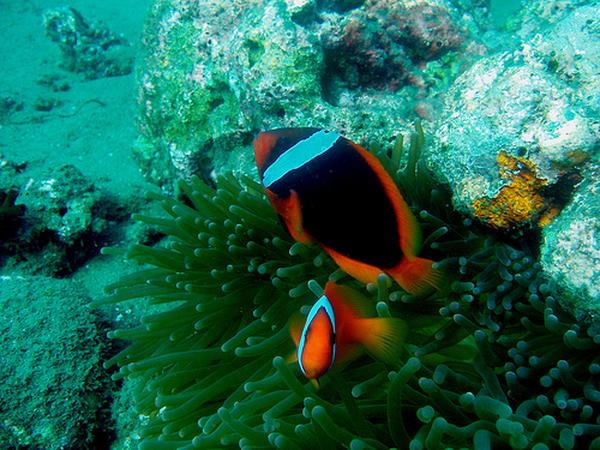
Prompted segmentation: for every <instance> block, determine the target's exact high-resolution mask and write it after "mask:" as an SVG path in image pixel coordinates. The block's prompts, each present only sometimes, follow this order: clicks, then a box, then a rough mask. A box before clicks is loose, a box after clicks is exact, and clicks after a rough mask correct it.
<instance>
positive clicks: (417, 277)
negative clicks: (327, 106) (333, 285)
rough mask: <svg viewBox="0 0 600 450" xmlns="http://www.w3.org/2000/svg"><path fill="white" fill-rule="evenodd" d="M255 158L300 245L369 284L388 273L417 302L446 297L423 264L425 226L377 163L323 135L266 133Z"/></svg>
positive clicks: (427, 265) (304, 131) (310, 130)
mask: <svg viewBox="0 0 600 450" xmlns="http://www.w3.org/2000/svg"><path fill="white" fill-rule="evenodd" d="M254 154H255V157H256V165H257V167H258V172H259V174H260V177H261V181H262V184H263V186H264V188H265V192H266V194H267V197H268V198H269V201H270V202H271V204H272V205H273V207H274V208H275V210H276V211H277V213H278V214H279V215H280V217H281V218H282V219H283V221H284V223H285V225H286V227H287V229H288V231H289V232H290V234H291V235H292V237H293V238H294V239H296V240H297V241H299V242H303V243H309V242H313V241H314V242H317V243H319V244H320V245H321V246H322V247H323V248H324V249H325V251H326V252H327V253H328V254H329V255H330V256H331V257H332V258H333V259H334V261H335V262H336V263H337V264H338V265H339V266H340V267H341V268H342V270H344V271H345V272H346V273H348V274H349V275H351V276H353V277H354V278H356V279H357V280H360V281H362V282H363V283H375V282H376V281H377V276H378V275H379V274H380V273H381V272H385V273H387V274H388V275H390V276H391V277H392V278H393V279H394V280H396V282H397V283H398V284H399V285H400V286H401V287H402V288H403V289H404V290H406V291H407V292H410V293H413V294H421V293H426V292H429V291H432V290H434V289H440V287H441V284H442V282H443V276H442V274H441V273H440V272H439V271H437V270H435V269H433V268H432V263H433V262H432V261H431V260H428V259H424V258H419V257H417V253H418V252H419V248H420V245H421V230H420V227H419V224H418V223H417V220H416V219H415V217H414V215H413V213H412V212H411V210H410V209H409V207H408V205H407V204H406V202H405V201H404V199H403V198H402V195H401V194H400V191H399V190H398V187H397V186H396V184H395V183H394V181H393V180H392V178H391V177H390V175H389V174H388V173H387V172H386V170H385V169H384V167H383V166H382V165H381V163H380V162H379V160H378V159H377V158H376V157H375V156H374V155H372V154H371V153H369V152H368V151H367V150H365V149H364V148H362V147H361V146H360V145H357V144H355V143H354V142H352V141H350V140H348V139H346V138H344V137H342V136H340V135H339V134H337V133H335V132H330V131H325V130H321V129H318V128H282V129H278V130H271V131H264V132H262V133H260V134H259V135H258V137H257V138H256V140H255V141H254Z"/></svg>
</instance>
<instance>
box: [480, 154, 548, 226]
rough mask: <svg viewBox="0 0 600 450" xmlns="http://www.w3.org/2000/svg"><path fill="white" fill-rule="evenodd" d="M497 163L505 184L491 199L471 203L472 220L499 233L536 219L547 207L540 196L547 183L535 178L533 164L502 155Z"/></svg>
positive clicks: (546, 203) (545, 201)
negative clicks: (480, 221) (506, 182)
mask: <svg viewBox="0 0 600 450" xmlns="http://www.w3.org/2000/svg"><path fill="white" fill-rule="evenodd" d="M497 162H498V166H499V168H500V176H501V177H502V178H503V179H505V180H507V181H508V184H507V185H506V186H503V187H502V188H501V189H500V191H499V192H498V194H497V195H496V196H495V197H493V198H489V197H484V198H480V199H478V200H476V201H475V202H473V211H474V214H475V217H477V218H478V219H480V220H482V221H483V222H485V223H487V224H488V225H491V226H492V227H493V228H496V229H500V230H508V229H510V228H512V227H513V226H515V225H521V224H524V223H528V222H531V221H532V220H535V219H537V218H538V217H539V216H540V215H541V214H542V212H543V211H544V210H546V208H547V207H548V206H549V205H548V202H547V200H546V199H545V198H544V197H543V196H542V194H541V192H542V190H543V189H544V187H545V186H546V184H547V181H546V180H544V179H542V178H538V177H537V175H536V170H535V169H536V168H535V164H533V163H532V162H531V161H529V160H527V159H525V158H521V157H518V156H513V155H510V154H508V153H507V152H505V151H502V152H500V154H499V155H498V157H497Z"/></svg>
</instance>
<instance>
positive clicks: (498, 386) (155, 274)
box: [96, 125, 600, 449]
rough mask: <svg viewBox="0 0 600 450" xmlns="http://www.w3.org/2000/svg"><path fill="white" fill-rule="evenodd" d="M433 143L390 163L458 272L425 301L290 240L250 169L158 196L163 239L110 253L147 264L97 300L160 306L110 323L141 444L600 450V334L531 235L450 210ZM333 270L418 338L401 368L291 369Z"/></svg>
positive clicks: (430, 243)
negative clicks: (490, 228)
mask: <svg viewBox="0 0 600 450" xmlns="http://www.w3.org/2000/svg"><path fill="white" fill-rule="evenodd" d="M423 143H424V137H423V132H422V130H421V128H420V126H419V125H417V133H416V134H415V135H413V136H412V138H411V143H410V147H409V151H408V155H407V157H406V158H403V157H402V156H403V155H402V151H403V147H404V145H403V142H402V139H399V140H398V143H397V144H396V146H395V148H394V149H393V150H392V152H391V154H389V155H388V154H387V152H385V151H379V152H378V157H379V159H380V160H381V161H382V163H383V164H384V166H385V167H386V169H387V170H388V171H389V173H390V174H391V175H392V176H393V177H394V178H395V179H396V180H397V182H398V185H399V187H400V190H401V192H403V193H404V195H405V197H406V199H407V201H408V202H409V203H410V204H411V207H412V208H413V210H415V211H418V215H419V217H420V220H421V223H422V228H423V232H424V233H423V234H424V236H425V237H426V239H425V241H424V243H423V249H422V251H421V254H423V255H424V256H427V257H430V258H433V259H434V260H436V261H438V262H437V263H436V267H437V268H439V269H443V270H444V271H445V272H446V273H447V275H448V277H449V278H450V279H451V284H450V286H449V287H448V289H446V290H444V291H443V292H438V293H436V294H434V295H431V296H429V297H427V298H419V297H415V296H411V295H408V294H407V293H405V292H404V291H402V290H401V289H400V288H399V287H398V286H396V285H394V284H392V282H391V280H390V279H389V278H388V277H386V276H385V275H381V276H380V277H379V279H378V283H377V285H368V286H362V285H361V284H360V283H358V282H356V281H354V280H351V279H350V278H349V277H348V276H347V275H345V274H344V273H343V272H341V271H340V270H339V269H337V268H336V266H335V265H334V264H333V262H332V261H331V260H330V259H329V258H328V257H327V256H326V255H325V254H324V253H323V252H322V251H321V249H320V248H319V247H318V246H306V245H303V244H300V243H294V242H293V241H292V240H291V239H290V237H289V236H288V235H287V234H286V232H285V231H284V228H283V227H282V226H281V225H280V223H279V222H278V219H277V216H276V215H275V213H274V211H273V210H272V208H271V207H270V205H269V203H268V201H267V200H266V199H265V197H264V194H263V190H262V187H261V186H260V184H258V183H257V182H256V181H254V180H252V179H251V178H249V177H245V176H244V177H241V178H240V179H239V180H237V179H235V178H234V177H233V176H232V175H228V176H224V177H221V178H220V179H219V180H218V181H217V188H216V189H213V188H210V187H209V186H207V185H206V184H205V183H203V182H202V181H200V180H199V179H198V178H194V179H193V180H192V181H191V183H189V184H187V183H181V184H180V186H181V190H182V192H183V194H184V196H185V197H184V199H183V200H182V201H178V200H175V199H172V198H170V197H168V196H166V195H163V194H158V193H153V194H150V196H151V198H153V199H155V200H156V201H157V202H159V203H160V204H161V206H162V207H163V209H164V211H165V213H166V214H165V216H164V217H146V216H136V219H137V220H139V221H141V222H145V223H148V224H152V225H154V226H155V227H157V228H158V229H159V230H160V231H161V232H162V233H164V234H165V235H166V236H167V237H168V239H167V240H166V243H165V245H164V246H162V247H147V246H143V245H133V246H131V247H130V248H129V249H127V250H125V251H124V250H120V249H112V248H107V249H104V251H103V252H104V253H117V254H124V255H125V257H126V258H127V259H129V260H132V261H136V262H139V263H143V264H145V265H146V268H145V269H143V270H140V271H138V272H136V273H133V274H130V275H126V276H124V277H122V278H121V280H120V281H118V282H116V283H114V284H112V285H110V286H108V288H107V289H108V291H109V293H110V295H109V296H107V297H106V298H105V299H103V300H101V301H98V302H96V305H100V304H115V303H119V302H123V301H126V300H130V299H141V298H144V297H147V298H148V299H149V300H148V301H149V303H150V305H156V308H160V309H157V311H156V312H150V313H148V314H147V315H146V316H144V317H143V318H142V324H141V325H140V326H138V327H135V328H130V329H118V330H115V331H113V332H111V333H110V336H111V337H113V338H118V339H125V340H127V341H129V346H128V347H126V348H125V349H124V350H123V351H122V352H121V353H119V354H118V355H116V356H114V357H113V358H112V359H111V360H109V361H107V362H106V363H105V366H106V367H107V368H108V367H110V366H112V365H115V364H116V365H118V366H119V371H118V373H116V374H115V375H114V378H123V377H126V378H128V379H129V380H130V382H132V383H135V402H136V407H137V410H138V412H139V413H140V414H141V415H143V416H144V420H143V421H142V423H141V424H140V427H139V428H140V431H139V435H140V438H141V444H140V448H142V449H177V448H186V449H191V448H215V447H221V446H237V445H239V446H240V447H242V448H269V447H282V448H290V449H298V448H317V447H318V448H335V447H337V446H340V445H343V446H345V447H350V448H353V449H358V448H389V447H391V446H395V447H398V448H411V449H420V448H430V449H435V448H446V447H461V446H462V447H475V448H492V447H497V446H507V445H508V446H511V447H513V448H532V447H534V446H535V448H536V449H542V448H555V447H561V448H564V449H570V448H574V447H575V446H577V447H587V446H590V447H593V448H600V438H598V437H596V436H598V435H599V432H600V418H599V417H600V416H599V414H598V411H600V405H599V403H600V390H598V385H599V378H600V357H599V356H598V354H599V352H598V350H599V349H600V333H599V331H600V330H599V329H598V327H597V326H596V327H595V326H593V325H592V324H586V323H585V322H583V321H579V322H578V321H576V320H575V318H574V317H573V316H572V315H571V314H570V313H569V312H568V311H566V310H565V309H564V308H563V307H562V306H561V304H560V303H559V301H558V299H557V298H556V297H555V295H554V294H553V289H552V286H551V285H550V284H549V283H548V282H547V281H546V280H545V279H544V278H543V275H542V273H541V272H540V266H539V264H538V263H537V262H536V261H535V256H534V254H532V252H531V251H530V250H529V249H528V248H527V246H526V245H524V244H520V243H519V242H512V243H507V242H503V241H501V240H499V239H498V238H496V237H494V236H493V235H491V234H489V233H488V232H486V231H485V230H484V229H481V228H478V227H476V226H475V225H474V224H471V223H470V221H469V220H467V219H464V218H462V217H460V216H459V215H457V214H456V213H455V212H453V211H452V208H451V206H450V205H451V202H450V196H449V194H448V192H447V191H446V190H445V189H444V187H442V186H439V185H437V184H436V183H435V182H434V181H433V178H432V177H431V175H430V174H429V172H428V171H427V168H426V166H425V164H424V162H423V160H422V159H420V157H419V156H420V152H421V148H422V146H423ZM404 159H406V163H405V164H403V165H402V164H401V161H403V160H404ZM327 280H335V281H336V282H338V283H342V284H348V285H353V286H354V287H356V288H359V289H362V290H363V291H365V293H366V295H368V296H370V297H371V298H372V299H373V305H374V309H375V310H376V311H377V314H378V315H379V316H395V317H402V318H403V319H404V320H406V321H407V322H408V324H409V326H410V327H411V329H412V330H411V333H410V335H409V336H410V338H409V339H408V340H407V342H406V343H405V351H404V354H403V356H402V358H401V359H399V360H398V361H397V363H396V364H394V365H391V366H388V365H385V364H383V363H381V362H378V361H374V360H372V359H371V358H369V357H368V356H363V357H361V358H359V359H357V360H355V361H353V362H351V363H349V364H347V365H345V366H342V367H340V368H339V369H338V370H334V371H332V372H330V373H329V374H327V375H326V376H324V377H323V378H322V380H321V387H320V389H318V390H317V389H316V388H315V387H314V386H313V385H312V384H310V383H309V382H308V381H307V380H306V379H304V378H303V377H302V375H301V374H300V372H299V370H298V368H297V364H294V363H291V362H289V359H288V356H289V355H290V354H291V353H292V351H293V343H292V341H291V339H290V338H289V333H288V327H287V321H288V318H289V317H290V316H291V315H292V314H293V313H294V312H296V311H298V310H301V311H304V312H306V307H307V306H308V305H311V304H312V303H313V302H314V300H315V298H316V296H318V295H319V294H320V289H321V286H323V285H324V284H325V283H326V282H327ZM160 305H162V306H160ZM165 305H166V306H165Z"/></svg>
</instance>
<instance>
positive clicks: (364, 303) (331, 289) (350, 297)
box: [324, 281, 374, 318]
mask: <svg viewBox="0 0 600 450" xmlns="http://www.w3.org/2000/svg"><path fill="white" fill-rule="evenodd" d="M324 294H325V295H326V296H327V298H328V299H329V301H330V302H331V304H332V305H333V309H334V311H335V313H336V315H339V314H340V313H346V314H348V313H349V314H351V315H352V317H354V318H360V317H370V316H372V315H373V313H374V308H373V306H372V305H371V302H370V301H369V299H367V298H366V297H364V296H363V295H362V294H361V293H360V292H358V291H357V290H355V289H352V288H350V287H348V286H342V285H339V284H336V283H334V282H333V281H329V282H328V283H327V284H326V285H325V290H324Z"/></svg>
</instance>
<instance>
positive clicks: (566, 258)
mask: <svg viewBox="0 0 600 450" xmlns="http://www.w3.org/2000/svg"><path fill="white" fill-rule="evenodd" d="M599 196H600V171H599V170H598V168H596V169H595V171H590V172H589V173H587V174H586V179H585V181H584V182H583V183H581V185H579V186H578V187H577V190H576V192H575V195H574V196H573V198H572V200H571V202H570V203H569V205H567V207H566V208H565V209H564V210H563V211H562V212H561V213H560V215H559V216H558V217H557V218H556V219H555V220H554V222H552V223H551V224H550V225H548V226H547V227H546V228H544V231H543V237H544V242H543V245H542V248H541V263H542V267H543V268H544V270H545V272H546V273H547V274H548V275H549V276H550V277H552V278H553V279H554V280H555V281H556V282H557V284H558V286H559V287H560V288H562V290H564V291H565V294H566V295H565V298H566V299H568V300H569V301H570V302H571V303H572V305H573V306H574V307H575V308H578V309H582V310H585V311H588V312H591V313H592V314H594V315H595V316H596V317H600V270H599V269H598V268H600V202H599V201H598V198H599Z"/></svg>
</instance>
